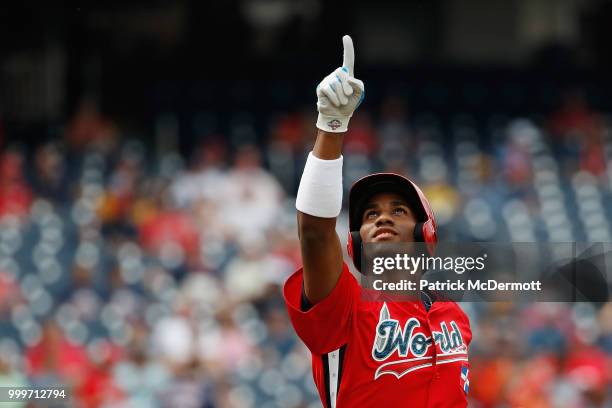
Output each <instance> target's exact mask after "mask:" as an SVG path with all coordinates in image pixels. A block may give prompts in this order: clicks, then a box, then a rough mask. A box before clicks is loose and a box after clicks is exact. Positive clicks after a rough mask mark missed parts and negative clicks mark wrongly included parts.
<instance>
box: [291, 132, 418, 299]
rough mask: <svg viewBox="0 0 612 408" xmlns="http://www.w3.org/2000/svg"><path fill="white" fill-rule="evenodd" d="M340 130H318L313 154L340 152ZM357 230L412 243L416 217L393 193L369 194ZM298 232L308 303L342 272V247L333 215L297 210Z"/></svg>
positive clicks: (327, 156) (329, 156) (372, 237)
mask: <svg viewBox="0 0 612 408" xmlns="http://www.w3.org/2000/svg"><path fill="white" fill-rule="evenodd" d="M343 139H344V133H328V132H324V131H322V130H319V131H318V133H317V140H316V142H315V146H314V148H313V154H314V155H315V156H316V157H318V158H320V159H323V160H334V159H337V158H339V157H340V155H341V153H342V141H343ZM365 208H366V209H365V211H364V214H363V223H362V225H361V229H360V231H359V233H360V235H361V239H362V240H363V242H381V241H385V242H387V241H388V242H412V241H413V235H412V231H413V230H414V226H415V224H416V219H415V217H414V214H413V213H412V211H410V208H409V207H408V204H407V203H406V201H405V200H404V199H403V198H402V197H401V196H399V195H398V194H394V193H380V194H377V195H375V196H373V197H372V198H371V199H370V200H369V202H368V204H367V205H366V206H365ZM297 218H298V234H299V238H300V247H301V252H302V262H303V265H304V269H303V270H304V291H305V292H306V298H307V299H308V300H309V301H310V303H312V304H315V303H318V302H320V301H321V300H323V299H325V298H326V297H327V296H328V295H329V294H330V293H331V291H332V290H333V289H334V287H335V286H336V283H337V282H338V278H339V277H340V274H341V273H342V263H343V259H342V248H341V245H340V238H339V237H338V234H336V218H321V217H315V216H312V215H308V214H304V213H302V212H300V211H298V217H297Z"/></svg>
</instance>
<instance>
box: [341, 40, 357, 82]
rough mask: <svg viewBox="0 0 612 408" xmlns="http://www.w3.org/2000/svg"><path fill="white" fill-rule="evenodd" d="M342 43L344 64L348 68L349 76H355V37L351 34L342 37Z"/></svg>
mask: <svg viewBox="0 0 612 408" xmlns="http://www.w3.org/2000/svg"><path fill="white" fill-rule="evenodd" d="M342 45H343V46H344V59H343V61H342V66H343V67H345V68H346V69H348V73H349V76H353V69H354V66H355V50H354V49H353V39H352V38H351V36H350V35H345V36H344V37H342Z"/></svg>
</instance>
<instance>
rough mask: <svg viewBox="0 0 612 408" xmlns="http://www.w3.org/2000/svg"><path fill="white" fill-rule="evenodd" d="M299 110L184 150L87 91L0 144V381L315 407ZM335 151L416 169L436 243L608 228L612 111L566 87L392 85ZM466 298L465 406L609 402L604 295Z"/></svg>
mask: <svg viewBox="0 0 612 408" xmlns="http://www.w3.org/2000/svg"><path fill="white" fill-rule="evenodd" d="M313 123H314V119H313V114H312V113H310V112H309V113H304V112H300V111H296V112H293V113H287V114H284V115H281V116H277V117H276V116H275V117H274V118H270V126H269V128H268V129H266V136H265V138H261V139H260V140H259V142H258V143H235V142H232V140H235V139H232V138H230V137H226V136H225V135H223V134H222V133H219V134H207V135H202V136H203V137H202V138H201V139H199V140H200V141H199V143H198V144H197V145H195V146H193V148H192V150H191V151H189V152H188V154H185V152H182V154H181V152H177V151H175V150H172V149H160V148H159V145H153V144H152V143H149V142H148V141H149V140H150V139H147V138H146V137H145V138H140V139H138V138H128V137H127V136H126V135H125V134H124V133H123V132H122V129H121V126H120V124H118V123H114V122H113V121H112V120H111V119H109V118H107V117H104V115H102V114H101V113H99V112H98V110H97V109H96V108H95V105H93V104H83V106H82V107H81V109H80V110H79V111H78V112H77V113H76V114H75V115H74V117H72V118H71V119H70V120H69V121H68V122H67V123H66V124H65V127H64V128H63V133H62V136H61V137H58V138H56V139H54V140H51V141H47V142H44V143H41V144H39V145H36V146H22V145H19V144H11V145H8V146H5V148H4V149H3V151H2V154H1V157H0V334H1V335H0V386H6V385H12V386H17V385H22V386H26V385H35V386H41V387H43V386H52V385H62V386H65V387H66V388H67V389H68V390H69V391H68V393H69V394H70V395H71V398H72V402H71V403H70V404H69V405H72V406H78V407H80V406H83V407H107V408H118V407H134V408H139V407H143V408H144V407H181V408H190V407H223V408H225V407H263V408H266V407H308V408H309V407H317V406H320V402H319V400H318V395H317V393H316V389H315V387H314V384H313V381H312V374H311V369H310V355H309V353H308V351H307V350H306V349H305V347H304V346H303V344H302V343H301V342H300V341H299V339H297V337H296V336H295V334H294V331H293V329H292V328H291V325H290V323H289V321H288V317H287V314H286V311H285V308H284V303H283V299H282V295H281V287H282V284H283V282H284V280H285V279H286V278H287V277H288V276H289V275H290V274H291V273H292V272H293V271H294V270H296V269H297V268H298V267H299V265H300V254H299V243H298V240H297V233H296V226H295V209H294V195H295V192H296V189H297V184H298V182H299V178H300V175H301V169H302V168H303V163H304V161H305V158H306V154H307V152H308V151H309V150H310V149H311V147H312V143H313V140H314V134H315V129H314V126H313ZM240 129H241V132H242V134H248V133H256V132H257V131H258V130H257V129H255V128H253V129H249V124H248V121H247V122H246V123H245V122H244V121H243V122H241V126H240ZM9 136H10V135H9ZM344 157H345V183H344V184H345V188H348V187H350V183H352V182H353V181H355V180H356V179H357V178H359V177H361V176H363V175H365V174H368V173H370V172H373V171H383V170H384V171H395V172H399V173H402V174H405V175H408V176H409V177H411V178H413V179H415V180H416V181H417V182H418V183H419V184H420V185H422V186H423V187H424V191H425V194H426V195H427V196H428V197H429V198H430V201H431V203H432V205H433V207H434V211H435V213H436V215H437V220H438V223H439V225H440V237H441V239H442V240H444V241H495V242H510V241H515V242H530V241H531V242H534V241H550V242H571V241H585V242H610V241H611V235H610V234H611V230H610V220H612V205H610V204H611V203H612V200H611V197H612V122H610V120H609V118H607V117H606V115H604V114H602V113H599V112H594V111H593V110H592V109H590V108H589V106H588V103H587V102H586V100H585V98H584V96H583V95H582V94H580V93H579V92H577V91H572V92H568V93H567V94H566V96H565V97H564V100H563V102H562V104H561V105H560V108H559V109H558V110H557V111H555V112H552V113H550V115H548V116H547V117H538V118H531V119H525V118H522V119H521V118H509V117H504V116H498V115H493V116H491V117H488V118H485V119H483V118H474V117H471V116H469V115H456V116H452V117H445V118H442V117H438V116H436V115H435V114H433V113H427V112H420V113H418V114H411V112H410V111H409V109H408V107H407V106H405V104H404V103H403V101H402V100H401V99H398V98H393V97H389V98H387V99H386V100H385V101H384V103H383V104H382V105H381V108H380V110H379V111H376V112H368V111H363V112H359V113H358V114H357V115H355V117H354V118H353V119H352V121H351V126H350V130H349V133H348V135H347V136H346V138H345V150H344ZM345 196H346V194H345ZM346 229H347V221H346V215H345V214H343V215H342V217H341V218H340V219H339V222H338V232H339V234H340V237H341V238H344V237H345V235H346ZM463 307H464V309H465V310H466V312H467V313H468V315H469V316H470V319H471V324H472V330H473V332H474V335H473V342H472V346H471V357H470V358H471V364H472V365H471V378H470V395H469V398H470V406H474V407H491V408H493V407H509V406H510V407H519V406H520V407H533V408H540V407H567V408H586V407H609V406H612V389H611V384H612V303H605V304H596V305H594V304H588V303H580V304H569V303H568V304H561V303H558V304H557V303H537V304H530V305H517V304H507V303H495V304H481V303H479V304H476V303H474V304H464V305H463ZM13 406H25V404H22V405H19V404H17V403H15V404H14V405H13ZM57 406H66V403H64V402H60V403H58V404H57Z"/></svg>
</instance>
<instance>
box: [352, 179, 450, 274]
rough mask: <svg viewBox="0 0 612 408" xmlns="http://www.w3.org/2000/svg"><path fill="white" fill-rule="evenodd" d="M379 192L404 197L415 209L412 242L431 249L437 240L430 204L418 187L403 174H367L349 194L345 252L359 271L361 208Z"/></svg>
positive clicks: (354, 185)
mask: <svg viewBox="0 0 612 408" xmlns="http://www.w3.org/2000/svg"><path fill="white" fill-rule="evenodd" d="M378 193H397V194H399V195H401V196H403V197H404V198H405V199H406V200H407V201H408V204H409V205H410V208H411V210H412V211H413V212H414V215H415V217H416V220H417V223H416V225H415V226H414V240H415V242H425V243H426V244H428V245H427V248H428V249H429V251H430V252H431V251H432V250H433V246H434V245H435V244H436V242H438V237H437V235H436V221H435V219H434V214H433V211H432V210H431V206H430V205H429V202H428V201H427V198H425V195H424V194H423V192H422V191H421V189H420V188H419V187H418V186H417V185H416V184H414V183H413V182H412V181H410V180H409V179H407V178H406V177H403V176H400V175H399V174H395V173H376V174H370V175H369V176H365V177H363V178H361V179H359V180H358V181H357V182H356V183H355V184H353V187H351V191H350V193H349V237H348V247H347V249H348V253H349V255H350V257H351V258H353V263H354V264H355V267H356V268H357V269H358V270H359V271H360V272H361V235H360V234H359V229H360V228H361V221H362V217H363V207H364V206H365V205H366V204H367V202H368V200H369V199H370V198H371V197H372V196H373V195H375V194H378Z"/></svg>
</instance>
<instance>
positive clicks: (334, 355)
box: [327, 349, 340, 408]
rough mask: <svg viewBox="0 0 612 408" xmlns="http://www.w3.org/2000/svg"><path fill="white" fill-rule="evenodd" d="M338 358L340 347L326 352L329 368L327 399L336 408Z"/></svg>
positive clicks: (332, 407)
mask: <svg viewBox="0 0 612 408" xmlns="http://www.w3.org/2000/svg"><path fill="white" fill-rule="evenodd" d="M339 360H340V349H336V350H334V351H332V352H331V353H328V354H327V366H328V368H329V397H330V398H329V400H330V403H331V408H336V398H337V397H338V395H337V394H338V374H339V372H338V368H339Z"/></svg>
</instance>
